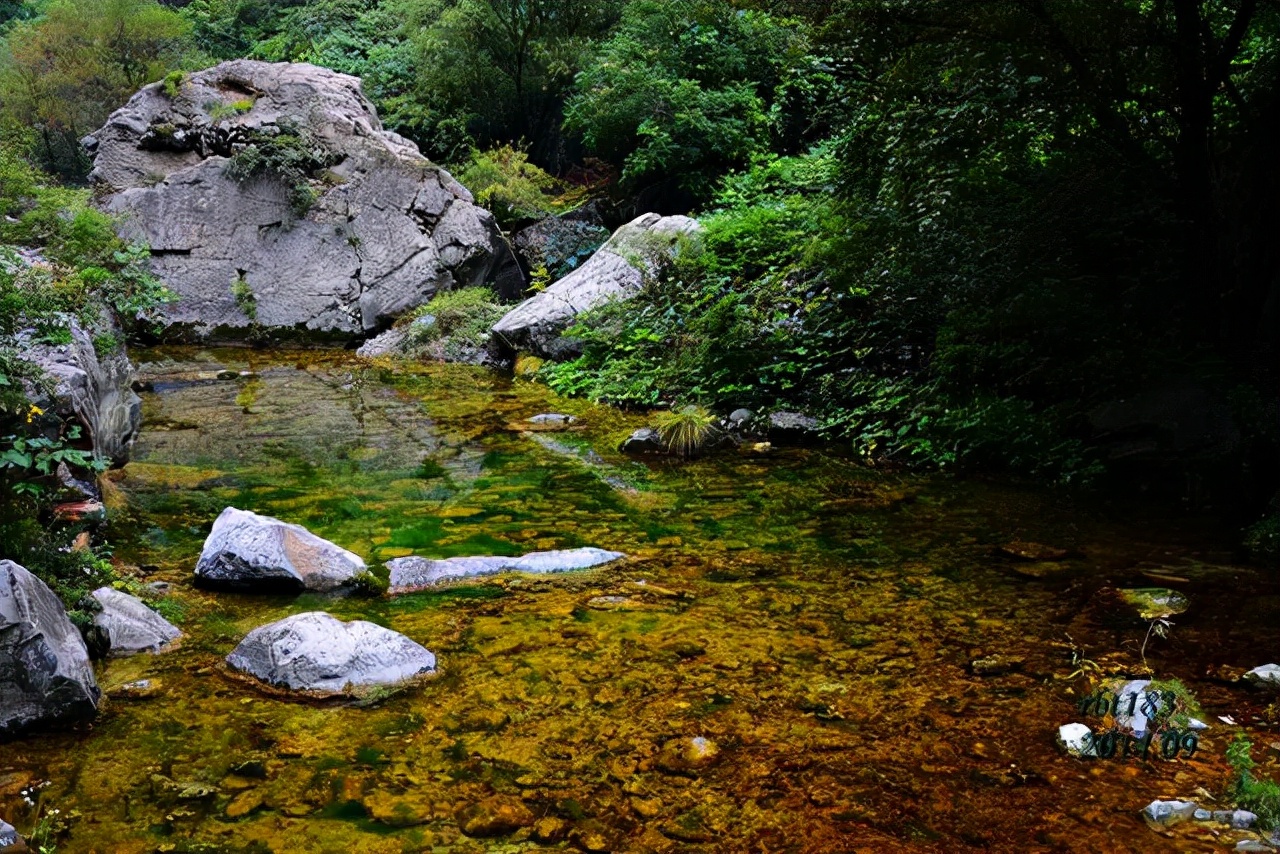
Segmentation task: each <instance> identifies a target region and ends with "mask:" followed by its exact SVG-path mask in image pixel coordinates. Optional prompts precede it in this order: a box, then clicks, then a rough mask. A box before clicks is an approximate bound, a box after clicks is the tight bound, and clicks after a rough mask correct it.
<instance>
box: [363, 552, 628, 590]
mask: <svg viewBox="0 0 1280 854" xmlns="http://www.w3.org/2000/svg"><path fill="white" fill-rule="evenodd" d="M621 557H626V555H624V554H623V553H622V552H611V551H606V550H605V549H597V548H581V549H563V550H557V551H549V552H531V553H529V554H527V555H524V556H522V557H502V556H498V555H493V556H484V557H451V558H446V559H444V560H432V559H431V558H425V557H399V558H395V559H394V560H389V561H387V569H388V570H390V572H391V587H390V592H391V593H392V594H396V593H412V592H413V591H415V590H422V589H425V588H428V587H435V586H436V585H439V584H445V583H448V582H450V581H460V580H462V579H464V578H477V577H480V576H484V575H497V574H499V573H503V572H526V573H530V574H534V575H544V574H547V573H553V572H571V571H573V570H577V569H590V568H591V567H594V566H600V565H601V564H606V563H609V562H610V561H615V560H617V559H618V558H621Z"/></svg>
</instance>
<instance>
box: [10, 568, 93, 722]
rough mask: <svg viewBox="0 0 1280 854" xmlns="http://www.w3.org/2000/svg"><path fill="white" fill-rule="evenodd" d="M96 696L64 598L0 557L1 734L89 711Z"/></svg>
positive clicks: (90, 713)
mask: <svg viewBox="0 0 1280 854" xmlns="http://www.w3.org/2000/svg"><path fill="white" fill-rule="evenodd" d="M100 697H101V691H99V690H98V683H97V682H96V681H95V680H94V678H93V667H92V666H91V665H90V664H89V652H88V650H87V649H85V645H84V639H83V638H81V637H80V632H78V631H77V630H76V627H75V626H74V625H72V624H71V620H70V619H68V618H67V612H66V609H64V608H63V607H62V602H61V601H59V599H58V597H57V596H55V595H54V593H53V591H52V590H50V589H49V587H48V586H47V585H46V584H45V583H44V582H43V581H41V580H40V579H38V578H36V577H35V576H34V575H32V574H31V573H30V572H28V571H27V570H26V569H25V568H24V567H21V566H19V565H18V564H16V563H14V562H13V561H11V560H0V739H3V738H5V737H6V736H11V735H14V734H16V733H18V732H21V731H22V730H25V729H27V728H29V727H33V726H37V725H40V724H45V723H51V722H54V721H62V720H74V719H79V718H88V717H92V716H93V715H94V714H95V713H96V712H97V710H98V699H99V698H100Z"/></svg>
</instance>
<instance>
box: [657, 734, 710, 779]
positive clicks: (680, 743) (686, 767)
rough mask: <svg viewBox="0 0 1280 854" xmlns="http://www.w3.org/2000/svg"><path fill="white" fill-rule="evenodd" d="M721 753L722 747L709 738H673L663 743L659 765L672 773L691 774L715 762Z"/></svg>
mask: <svg viewBox="0 0 1280 854" xmlns="http://www.w3.org/2000/svg"><path fill="white" fill-rule="evenodd" d="M719 754H720V748H719V747H718V746H717V745H716V743H715V742H714V741H712V740H711V739H709V738H704V737H703V736H700V735H699V736H694V737H693V738H673V739H671V740H670V741H668V742H667V743H666V744H664V745H662V750H661V752H659V754H658V767H659V768H661V769H662V770H663V771H666V772H668V773H671V774H691V773H693V772H695V771H697V770H699V769H702V768H705V767H707V766H708V765H710V764H711V763H713V762H714V761H715V759H716V757H717V756H718V755H719Z"/></svg>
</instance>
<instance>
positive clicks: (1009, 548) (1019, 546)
mask: <svg viewBox="0 0 1280 854" xmlns="http://www.w3.org/2000/svg"><path fill="white" fill-rule="evenodd" d="M998 551H999V552H1000V554H1002V555H1004V556H1005V557H1011V558H1015V559H1016V560H1025V561H1031V562H1039V561H1056V560H1065V559H1066V557H1067V556H1068V555H1069V554H1070V552H1068V551H1067V550H1066V549H1062V548H1057V547H1055V546H1046V545H1044V544H1043V543H1031V542H1027V541H1025V540H1013V541H1011V542H1008V543H1005V544H1004V545H1002V546H1000V548H999V550H998Z"/></svg>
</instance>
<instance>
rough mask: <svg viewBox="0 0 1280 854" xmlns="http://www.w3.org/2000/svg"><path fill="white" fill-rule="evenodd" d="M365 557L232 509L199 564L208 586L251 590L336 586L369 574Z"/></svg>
mask: <svg viewBox="0 0 1280 854" xmlns="http://www.w3.org/2000/svg"><path fill="white" fill-rule="evenodd" d="M367 571H368V570H367V567H365V563H364V561H363V560H361V558H360V556H359V555H357V554H354V553H352V552H349V551H347V550H346V549H344V548H341V547H339V546H336V545H334V544H333V543H331V542H329V541H328V540H325V539H321V538H320V537H317V536H316V535H315V534H313V533H311V532H310V531H308V530H307V529H306V528H303V527H302V526H301V525H291V524H289V523H288V522H281V521H280V520H279V519H273V518H272V517H270V516H259V515H258V514H257V513H251V512H249V511H247V510H237V509H236V508H234V507H228V508H227V509H226V510H223V511H222V515H220V516H218V518H217V520H216V521H214V523H213V530H211V531H210V532H209V537H208V539H206V540H205V542H204V550H203V551H201V552H200V560H199V562H197V563H196V577H197V578H199V579H201V580H202V581H205V582H207V583H209V584H213V585H218V586H224V587H239V588H246V589H253V588H260V589H261V588H270V587H285V588H288V589H291V590H299V591H300V590H317V591H321V592H325V591H330V590H335V589H337V588H339V587H342V586H344V585H349V584H351V583H352V582H353V581H354V580H355V578H356V576H358V575H360V574H361V573H364V572H367Z"/></svg>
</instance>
